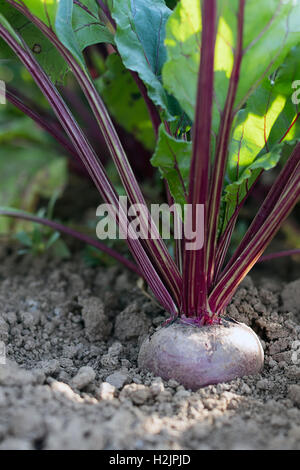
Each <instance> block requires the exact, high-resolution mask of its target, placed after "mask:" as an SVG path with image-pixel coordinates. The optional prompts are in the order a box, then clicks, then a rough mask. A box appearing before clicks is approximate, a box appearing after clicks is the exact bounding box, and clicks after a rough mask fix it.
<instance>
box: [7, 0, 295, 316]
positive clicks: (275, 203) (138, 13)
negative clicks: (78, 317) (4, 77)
mask: <svg viewBox="0 0 300 470" xmlns="http://www.w3.org/2000/svg"><path fill="white" fill-rule="evenodd" d="M173 3H176V2H173ZM299 3H300V2H298V1H295V0H291V1H289V0H286V1H283V0H264V1H263V2H259V3H258V2H257V1H256V0H202V1H201V2H200V1H199V0H181V1H180V2H177V5H176V6H175V8H174V10H171V9H170V8H169V7H168V6H167V5H166V3H165V2H164V0H108V1H104V0H103V1H100V0H74V1H73V0H0V38H1V39H0V41H1V42H0V56H1V58H6V59H9V58H11V54H12V52H13V57H15V56H17V58H18V59H19V60H20V61H21V62H22V63H23V65H24V66H25V67H26V68H27V70H28V71H29V72H30V74H31V75H32V77H33V79H34V81H35V82H36V84H37V85H38V87H39V88H40V90H41V91H42V93H43V95H44V96H45V98H46V99H47V100H48V102H49V104H50V105H51V107H52V109H53V111H54V113H55V115H56V117H57V121H58V122H56V123H49V122H47V120H45V118H44V117H43V116H42V115H41V114H39V112H38V110H37V109H33V108H32V106H30V105H29V104H28V103H26V100H24V99H21V98H20V97H19V96H17V94H16V92H14V91H13V90H10V89H9V88H8V89H7V92H6V98H7V99H8V100H9V101H10V102H11V103H13V104H14V105H15V106H17V107H18V108H19V109H21V110H22V111H23V112H24V113H26V114H28V115H29V116H30V117H31V118H32V119H34V120H35V121H36V122H37V123H38V124H39V126H41V127H42V128H43V129H45V130H46V131H47V132H49V133H50V134H51V135H52V136H53V137H54V138H55V139H56V140H57V141H58V142H59V143H60V144H62V145H63V147H64V148H65V149H67V150H68V152H69V153H70V154H72V156H73V157H74V158H76V159H78V160H80V162H81V163H82V164H83V165H84V166H85V168H86V170H87V171H88V173H89V175H90V177H91V179H92V180H93V181H94V183H95V185H96V187H97V188H98V190H99V192H100V194H101V196H102V198H103V200H104V201H105V202H107V203H109V204H111V205H112V206H113V207H114V208H115V209H116V210H117V207H118V194H117V191H116V189H115V188H114V187H113V185H112V183H111V181H110V179H109V178H108V176H107V173H106V170H105V168H104V166H103V164H102V163H101V155H97V154H96V153H95V151H94V149H93V147H92V146H91V144H90V142H89V141H88V140H87V138H86V136H85V134H84V132H83V131H82V129H81V128H80V126H79V125H78V124H77V122H76V119H75V118H74V116H73V114H72V112H71V111H70V109H69V108H68V106H67V105H66V103H65V101H64V99H63V97H62V96H61V94H60V93H59V92H58V89H57V86H56V83H57V81H58V80H59V79H61V77H62V76H63V75H64V74H65V73H66V72H67V71H68V70H71V72H72V73H73V75H74V77H75V78H76V80H77V82H78V84H79V85H80V87H81V89H82V91H83V93H84V95H85V97H86V99H87V102H88V104H89V106H90V108H91V110H92V112H93V114H94V117H95V120H96V121H97V123H98V125H99V130H100V131H101V133H102V135H103V137H104V139H105V142H106V145H107V147H108V149H109V152H110V154H111V157H112V160H113V162H114V164H115V166H116V169H117V171H118V173H119V176H120V179H121V182H122V184H123V187H124V190H125V192H126V195H127V197H128V200H129V202H130V204H140V205H141V206H142V207H144V209H143V210H142V213H141V215H140V220H141V224H142V226H145V227H146V226H147V224H148V223H149V221H151V214H150V212H149V211H148V209H147V207H146V205H145V200H144V196H143V194H142V191H141V188H140V186H139V184H138V182H137V179H136V176H135V174H134V172H133V170H132V168H131V166H130V164H129V161H128V158H127V155H126V153H125V151H124V148H123V146H122V143H121V141H120V139H119V137H118V134H117V132H116V129H115V126H114V124H113V122H112V120H111V117H110V115H109V113H108V110H107V108H106V106H105V105H104V101H103V99H102V97H101V96H100V95H101V93H100V94H99V92H98V89H97V86H96V84H95V81H94V80H93V79H92V77H91V74H90V71H89V68H88V66H87V64H86V61H85V59H84V55H83V50H84V49H86V48H87V47H88V46H91V45H95V44H99V43H107V44H110V49H114V50H115V52H116V54H112V56H110V57H109V61H110V65H111V66H115V65H116V64H115V63H114V62H117V61H120V63H121V64H122V63H123V65H122V67H125V68H126V69H127V70H128V71H129V72H130V74H131V75H132V77H133V79H134V80H135V82H136V84H137V86H138V89H139V91H140V93H141V95H142V97H143V98H144V100H145V103H146V105H147V109H148V112H149V116H150V118H151V122H152V125H153V129H154V132H155V135H156V141H157V142H156V149H155V152H154V155H153V157H152V160H151V162H152V165H153V166H154V167H157V168H159V171H160V173H161V176H162V178H163V179H164V180H165V183H166V188H167V195H168V202H169V204H171V203H173V202H175V203H177V204H180V205H181V206H184V205H185V204H190V205H191V207H192V210H191V213H190V214H189V217H190V220H189V221H188V223H190V224H191V225H193V222H194V219H195V214H196V208H197V205H198V204H201V205H203V206H204V212H205V217H204V244H203V247H202V248H201V249H196V250H189V249H187V244H186V243H185V240H184V239H183V240H175V253H176V256H175V259H173V258H172V256H171V255H170V253H169V251H168V249H167V246H166V244H165V242H164V241H163V240H162V238H161V237H160V235H159V231H158V229H157V228H156V227H155V228H154V230H155V235H156V236H155V237H153V238H145V239H137V238H136V237H134V236H130V235H131V234H130V233H129V237H128V238H127V244H128V247H129V250H130V252H131V254H132V255H133V258H134V260H135V263H133V262H131V261H128V260H126V259H124V258H123V257H122V256H121V255H119V254H118V253H116V252H114V251H113V250H111V249H110V248H107V247H105V245H103V244H102V243H100V242H96V241H93V240H91V239H88V238H87V237H85V238H84V237H83V236H81V235H79V234H77V235H76V233H75V232H74V231H72V230H71V229H68V228H66V227H63V226H61V225H60V224H56V225H55V223H54V222H51V221H47V220H45V219H38V218H37V217H35V216H33V215H28V214H24V213H23V214H22V213H21V212H20V211H12V210H10V209H5V208H1V210H0V213H2V214H5V215H10V216H13V217H27V219H29V220H33V221H38V220H39V221H40V222H41V223H44V224H48V225H50V224H51V223H52V226H53V227H54V228H55V229H57V230H61V231H65V232H67V233H69V234H73V235H75V236H78V237H79V238H80V237H81V239H83V240H84V241H86V242H89V243H92V244H94V246H96V247H98V248H99V249H103V250H104V251H107V252H108V253H109V254H111V255H112V256H114V257H115V258H116V259H118V260H119V261H121V262H124V264H126V265H127V267H129V268H130V269H132V270H134V271H136V272H138V273H139V274H140V275H141V276H143V277H144V279H145V280H146V281H147V283H148V284H149V286H150V287H151V289H152V291H153V292H154V294H155V296H156V297H157V299H158V301H159V302H160V303H161V305H162V306H163V307H164V308H165V309H166V310H167V311H168V312H169V313H170V314H171V316H172V317H176V316H177V315H179V314H182V315H184V316H185V317H189V318H190V321H192V322H197V323H199V324H210V323H213V322H215V321H218V318H219V316H220V315H221V314H222V313H223V312H224V309H225V308H226V306H227V305H228V303H229V302H230V300H231V298H232V296H233V294H234V292H235V290H236V288H237V286H238V285H239V283H240V282H241V281H242V279H243V278H244V277H245V276H246V274H247V273H248V272H249V270H250V269H251V268H252V266H253V265H254V264H255V263H256V262H257V261H258V260H259V258H260V257H261V255H262V253H263V252H264V250H265V248H266V247H267V245H268V244H269V242H270V241H271V240H272V238H273V237H274V235H275V234H276V233H277V231H278V229H279V228H280V226H281V224H282V222H283V221H284V220H285V218H286V217H287V216H288V214H289V213H290V211H291V210H292V208H293V207H294V206H295V204H296V203H297V201H298V200H299V196H300V144H298V143H297V141H298V140H299V138H300V119H298V118H299V116H300V111H299V109H298V105H299V104H300V97H299V93H298V91H297V85H298V87H299V86H300V82H299V80H300V4H299ZM98 88H99V87H98ZM0 93H1V91H0ZM104 93H105V91H104ZM120 93H122V90H120ZM103 98H104V100H105V96H103ZM129 112H130V110H129V109H128V113H129ZM114 117H115V116H114ZM115 118H116V117H115ZM287 153H288V154H289V157H288V158H287V159H286V162H285V164H284V165H283V168H282V170H281V172H280V174H279V176H278V178H277V180H276V181H275V183H274V184H273V186H272V188H271V189H270V191H269V193H268V195H267V197H266V199H265V200H264V201H263V202H262V204H261V206H260V208H259V209H258V212H257V215H256V217H255V218H254V220H253V222H252V224H251V225H250V227H249V229H248V230H247V232H246V234H245V236H244V238H243V239H242V242H241V243H240V245H239V246H238V248H237V249H236V251H235V252H234V253H233V255H232V257H231V259H229V261H227V258H226V255H227V254H228V248H229V244H230V241H231V238H232V234H233V231H234V228H235V225H236V221H237V219H238V216H239V213H240V210H241V208H242V206H243V204H244V203H245V201H246V200H247V198H248V196H249V195H250V193H251V191H252V189H253V187H254V185H255V183H256V182H257V181H258V179H259V178H260V177H261V175H262V174H263V173H264V172H265V171H268V170H270V169H272V168H274V167H275V166H276V165H277V164H278V163H279V162H280V161H281V160H283V154H284V155H285V158H286V154H287ZM117 222H118V224H119V226H120V227H121V228H123V229H124V230H125V227H127V226H128V215H127V214H126V212H125V211H123V210H121V211H119V212H118V220H117ZM185 222H186V221H185ZM53 224H54V225H55V226H54V225H53ZM225 261H226V262H225Z"/></svg>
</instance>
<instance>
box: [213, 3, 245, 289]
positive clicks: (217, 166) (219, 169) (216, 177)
mask: <svg viewBox="0 0 300 470" xmlns="http://www.w3.org/2000/svg"><path fill="white" fill-rule="evenodd" d="M244 12H245V0H240V2H239V12H238V33H237V45H236V50H235V58H234V64H233V69H232V73H231V77H230V82H229V88H228V93H227V98H226V103H225V107H224V110H223V112H222V117H221V124H220V132H219V135H218V139H217V150H216V157H215V162H214V169H213V176H212V180H211V181H212V187H211V193H210V199H209V219H210V220H209V228H208V241H207V245H208V247H207V249H208V264H207V268H208V284H209V285H210V284H211V282H212V280H213V278H214V271H215V261H216V256H215V254H216V246H217V227H218V217H219V211H220V204H221V196H222V191H223V184H224V177H225V170H226V162H227V154H228V145H229V138H230V132H231V126H232V121H233V117H234V101H235V97H236V92H237V87H238V82H239V77H240V68H241V63H242V58H243V31H244Z"/></svg>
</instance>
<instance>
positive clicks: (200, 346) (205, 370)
mask: <svg viewBox="0 0 300 470" xmlns="http://www.w3.org/2000/svg"><path fill="white" fill-rule="evenodd" d="M263 363H264V352H263V349H262V346H261V343H260V341H259V339H258V337H257V335H256V334H255V333H254V331H253V330H252V329H251V328H249V327H248V326H246V325H244V324H243V323H237V322H233V321H227V320H222V324H220V325H211V326H202V327H198V326H193V325H186V324H183V323H180V321H177V322H175V323H172V324H170V325H169V326H165V327H162V328H160V329H159V330H158V331H156V332H155V333H154V334H153V335H151V336H150V337H147V338H146V339H145V340H144V342H143V343H142V346H141V349H140V352H139V357H138V364H139V367H140V368H141V369H144V370H148V371H150V372H153V373H154V374H155V375H156V376H160V377H162V378H163V379H164V380H170V379H175V380H177V382H179V383H180V384H182V385H184V386H185V387H186V388H189V389H191V390H197V389H198V388H200V387H204V386H205V385H210V384H217V383H221V382H229V381H230V380H233V379H235V378H236V377H243V376H246V375H255V374H257V373H259V372H260V371H261V369H262V367H263Z"/></svg>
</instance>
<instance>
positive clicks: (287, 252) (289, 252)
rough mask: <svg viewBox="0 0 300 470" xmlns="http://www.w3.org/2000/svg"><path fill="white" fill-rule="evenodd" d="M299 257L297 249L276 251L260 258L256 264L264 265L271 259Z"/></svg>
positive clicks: (299, 252) (299, 253)
mask: <svg viewBox="0 0 300 470" xmlns="http://www.w3.org/2000/svg"><path fill="white" fill-rule="evenodd" d="M295 255H300V250H299V249H294V250H284V251H278V252H277V253H269V254H268V255H264V256H261V257H260V258H259V260H258V261H257V263H264V262H265V261H271V260H273V259H278V258H283V257H284V256H295Z"/></svg>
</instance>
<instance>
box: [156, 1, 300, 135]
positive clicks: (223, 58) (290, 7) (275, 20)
mask: <svg viewBox="0 0 300 470" xmlns="http://www.w3.org/2000/svg"><path fill="white" fill-rule="evenodd" d="M238 5H239V2H238V0H219V1H218V32H217V39H216V49H215V103H214V110H213V111H214V112H213V131H214V133H217V131H218V126H219V121H220V114H221V112H222V110H223V107H224V104H225V97H226V93H227V89H228V82H229V78H230V75H231V71H232V66H233V60H234V50H235V47H236V36H237V11H238ZM201 21H202V20H201V9H200V2H199V1H198V0H182V1H181V2H180V3H179V4H178V5H177V7H176V8H175V10H174V12H173V13H172V15H171V16H170V18H169V20H168V22H167V26H166V41H165V43H166V46H167V51H168V60H167V62H166V63H165V65H164V68H163V82H164V85H165V87H166V88H167V90H168V91H169V92H170V93H172V94H173V95H174V96H175V97H176V98H177V100H178V101H179V103H180V104H181V106H182V108H183V109H184V110H185V111H186V113H187V114H188V116H189V117H190V118H191V119H193V118H194V113H195V102H196V90H197V80H198V69H199V62H200V50H201V29H202V24H201ZM299 42H300V5H299V3H298V4H295V2H292V0H291V1H286V2H282V1H280V0H264V1H263V2H260V4H259V11H258V3H257V0H247V1H246V8H245V17H244V39H243V60H242V66H241V74H240V81H239V85H238V90H237V96H236V102H235V107H236V109H239V108H240V107H241V106H242V105H243V103H244V102H245V100H246V99H247V98H248V96H249V95H250V94H251V93H252V92H253V91H254V90H255V89H256V88H257V86H258V85H259V83H260V82H261V80H262V79H263V77H264V76H265V75H266V74H270V73H272V72H273V71H274V70H275V69H276V68H277V67H278V65H279V64H280V63H281V62H282V61H283V59H284V57H285V56H286V55H287V53H288V52H289V50H290V49H291V48H292V47H293V46H294V45H296V44H297V43H299ZM254 64H255V65H254Z"/></svg>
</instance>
